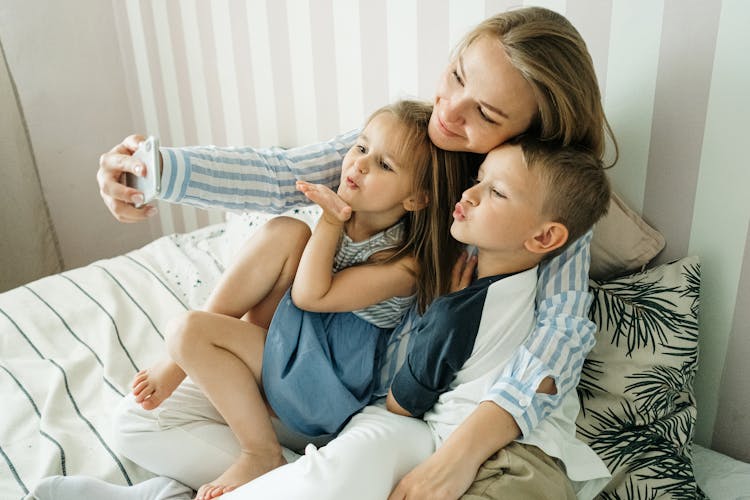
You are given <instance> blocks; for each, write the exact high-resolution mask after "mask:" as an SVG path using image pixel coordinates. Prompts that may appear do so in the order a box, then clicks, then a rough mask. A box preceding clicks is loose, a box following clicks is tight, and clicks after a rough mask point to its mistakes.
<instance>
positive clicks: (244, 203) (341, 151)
mask: <svg viewBox="0 0 750 500" xmlns="http://www.w3.org/2000/svg"><path fill="white" fill-rule="evenodd" d="M357 134H358V131H356V130H355V131H351V132H347V133H345V134H342V135H339V136H337V137H335V138H333V139H331V140H329V141H327V142H321V143H318V144H311V145H307V146H301V147H297V148H290V149H282V148H267V149H260V148H252V147H243V148H229V147H226V148H217V147H213V146H207V147H186V148H161V150H160V151H161V157H162V178H161V194H160V195H159V197H160V198H161V199H163V200H165V201H169V202H172V203H182V204H187V205H195V206H200V207H210V208H223V209H228V210H263V211H267V212H283V211H285V210H287V209H289V208H293V207H296V206H300V205H305V204H307V200H306V199H305V197H304V196H302V195H301V194H300V193H299V192H297V190H296V189H295V186H294V184H295V181H296V180H297V179H302V180H307V181H311V182H316V183H320V184H325V185H327V186H330V187H335V186H337V185H338V183H339V173H340V171H341V162H342V159H343V157H344V155H345V154H346V152H347V151H348V150H349V148H350V147H351V146H352V144H354V141H355V139H356V137H357ZM138 140H142V137H141V136H130V137H128V138H126V139H124V140H123V142H122V143H121V144H119V145H117V146H115V147H114V148H112V150H110V151H109V152H108V153H105V154H103V155H102V156H101V158H100V160H99V171H98V173H97V181H98V183H99V190H100V194H101V196H102V199H103V200H104V202H105V204H106V205H107V207H108V208H109V210H110V212H112V214H113V215H114V216H115V218H117V219H118V220H120V221H121V222H135V221H138V220H142V219H145V218H146V212H147V210H148V208H143V209H136V208H134V207H133V205H132V203H133V202H134V201H135V200H134V198H133V197H134V196H136V191H135V190H134V189H132V188H128V187H126V186H125V185H124V183H123V182H124V180H123V179H124V175H123V174H124V173H125V172H134V171H135V170H136V167H139V166H141V165H140V163H139V162H138V161H137V160H135V159H133V158H132V156H131V155H132V153H133V151H134V150H135V148H137V145H138Z"/></svg>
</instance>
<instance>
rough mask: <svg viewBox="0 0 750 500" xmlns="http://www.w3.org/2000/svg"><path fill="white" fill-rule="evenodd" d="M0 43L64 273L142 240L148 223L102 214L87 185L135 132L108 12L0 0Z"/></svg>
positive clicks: (94, 4)
mask: <svg viewBox="0 0 750 500" xmlns="http://www.w3.org/2000/svg"><path fill="white" fill-rule="evenodd" d="M0 37H2V44H3V47H4V48H5V53H6V57H7V60H8V67H9V69H10V73H11V75H12V77H13V79H14V80H15V82H16V85H17V88H18V94H19V98H20V104H21V107H22V109H23V113H24V115H25V117H26V122H27V125H28V131H29V137H30V139H31V144H32V147H33V151H34V154H35V156H36V164H37V166H38V169H39V175H40V178H41V185H42V190H43V192H44V196H45V197H46V200H47V203H48V206H49V211H50V214H51V217H52V221H53V224H54V227H55V229H56V231H57V235H58V238H59V241H60V248H61V252H62V258H63V261H64V263H65V266H66V268H73V267H78V266H81V265H84V264H87V263H89V262H91V261H92V260H95V259H98V258H101V257H105V256H111V255H115V254H118V253H121V252H123V251H125V250H128V249H132V248H134V247H137V246H140V245H142V244H144V243H146V242H147V241H149V240H150V239H151V238H152V232H151V228H150V226H149V225H148V224H141V225H131V226H126V225H122V224H119V223H118V222H116V221H115V220H114V219H113V218H112V217H111V216H110V215H109V212H107V211H106V209H104V205H103V204H102V201H101V198H100V197H99V194H98V188H97V185H96V182H95V174H96V169H97V166H98V159H99V155H100V154H101V153H102V152H104V151H105V150H107V149H109V148H110V147H112V146H113V145H114V144H116V143H117V142H119V141H120V139H122V138H123V137H124V136H125V135H127V134H129V133H132V130H133V128H134V125H133V118H132V114H131V108H130V101H129V99H128V95H127V86H126V78H125V72H126V71H127V68H125V67H124V65H123V63H122V60H121V57H120V50H119V42H118V38H117V31H116V29H115V17H114V13H113V6H112V4H111V3H110V2H105V1H101V0H75V1H71V2H59V1H55V0H33V1H24V0H0ZM4 237H5V236H4Z"/></svg>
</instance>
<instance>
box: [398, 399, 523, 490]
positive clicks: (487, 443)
mask: <svg viewBox="0 0 750 500" xmlns="http://www.w3.org/2000/svg"><path fill="white" fill-rule="evenodd" d="M520 434H521V430H520V429H519V428H518V426H517V425H516V423H515V420H514V419H513V416H512V415H511V414H510V413H508V412H506V411H505V410H503V409H502V408H500V407H499V406H497V405H496V404H494V403H492V402H490V401H483V402H482V403H480V404H479V406H477V408H476V410H474V412H472V414H471V415H469V417H467V418H466V420H464V422H463V423H462V424H461V425H460V426H459V427H458V428H457V429H456V430H455V431H453V433H452V434H451V435H450V436H448V439H446V440H445V442H444V443H443V445H442V446H441V447H440V448H438V449H437V451H435V453H433V454H432V455H431V456H430V458H428V459H427V460H425V461H424V462H422V463H421V464H419V465H418V466H417V467H415V468H414V469H412V470H411V471H410V472H409V473H408V474H406V476H404V477H403V478H402V479H401V481H399V483H398V484H397V485H396V488H395V489H394V490H393V491H392V492H391V494H390V496H389V497H388V499H389V500H401V499H404V498H407V499H409V500H419V499H424V500H440V499H446V500H448V499H450V500H453V499H456V498H459V497H460V496H461V495H463V494H464V493H465V492H466V490H468V489H469V487H470V486H471V484H472V483H473V482H474V478H475V477H476V474H477V471H478V470H479V467H480V466H481V465H482V464H483V463H484V462H485V460H487V459H488V458H489V457H491V456H492V454H493V453H495V452H496V451H497V450H500V449H502V448H504V447H505V446H507V445H508V444H509V443H510V442H512V441H513V440H514V439H516V438H517V437H518V436H520Z"/></svg>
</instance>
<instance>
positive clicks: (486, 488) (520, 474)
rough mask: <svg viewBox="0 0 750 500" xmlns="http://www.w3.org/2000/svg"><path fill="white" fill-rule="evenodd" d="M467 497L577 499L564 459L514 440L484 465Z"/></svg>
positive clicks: (482, 499)
mask: <svg viewBox="0 0 750 500" xmlns="http://www.w3.org/2000/svg"><path fill="white" fill-rule="evenodd" d="M461 498H462V499H463V500H500V499H502V500H516V499H517V500H536V499H540V500H541V499H550V500H566V499H569V500H573V499H575V498H576V495H575V492H574V491H573V487H572V485H571V484H570V480H569V479H568V477H567V476H566V475H565V472H564V469H563V467H562V465H561V464H560V462H559V461H558V460H557V459H555V458H552V457H550V456H549V455H547V454H545V453H544V452H543V451H542V450H540V449H539V448H537V447H536V446H531V445H526V444H521V443H515V442H514V443H511V444H509V445H508V446H506V447H505V448H503V449H502V450H500V451H498V452H497V453H495V454H494V455H493V456H491V457H490V458H489V459H488V460H487V461H486V462H485V463H484V464H483V465H482V466H481V467H480V468H479V472H478V473H477V477H476V479H475V480H474V484H472V485H471V487H470V488H469V490H468V491H467V492H466V494H464V496H462V497H461Z"/></svg>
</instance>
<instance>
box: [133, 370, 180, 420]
mask: <svg viewBox="0 0 750 500" xmlns="http://www.w3.org/2000/svg"><path fill="white" fill-rule="evenodd" d="M184 379H185V372H184V371H182V368H180V367H179V366H178V365H177V364H176V363H175V362H174V361H172V360H171V359H165V360H163V361H160V362H159V363H157V364H155V365H154V366H152V367H151V368H148V369H146V370H141V371H139V372H138V373H136V375H135V378H134V379H133V384H132V387H133V396H135V401H136V403H139V404H140V405H141V407H143V409H144V410H153V409H154V408H156V407H157V406H159V405H160V404H161V403H162V401H164V400H165V399H167V398H168V397H169V396H170V395H171V394H172V393H173V392H174V390H175V389H177V386H179V385H180V382H182V381H183V380H184Z"/></svg>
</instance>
